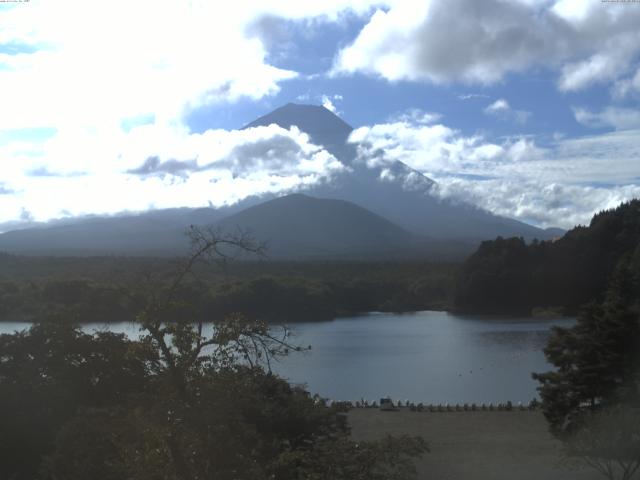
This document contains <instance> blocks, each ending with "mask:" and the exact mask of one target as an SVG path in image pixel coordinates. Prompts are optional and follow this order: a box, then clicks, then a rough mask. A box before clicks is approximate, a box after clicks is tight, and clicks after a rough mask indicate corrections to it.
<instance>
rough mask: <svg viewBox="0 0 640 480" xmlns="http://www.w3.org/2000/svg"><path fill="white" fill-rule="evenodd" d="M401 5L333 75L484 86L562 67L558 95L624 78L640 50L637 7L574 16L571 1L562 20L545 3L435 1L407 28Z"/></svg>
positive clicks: (368, 30) (379, 16) (375, 24)
mask: <svg viewBox="0 0 640 480" xmlns="http://www.w3.org/2000/svg"><path fill="white" fill-rule="evenodd" d="M565 3H566V2H565ZM402 6H403V4H402V3H400V4H398V5H397V6H393V7H392V8H391V10H390V11H388V12H382V11H378V12H377V13H376V14H375V15H374V16H373V17H372V19H371V21H370V22H369V24H368V25H367V26H366V27H365V28H364V29H363V31H362V32H361V33H360V35H359V37H358V38H357V39H356V40H355V42H354V43H353V44H352V45H351V46H349V47H347V48H346V49H345V50H343V51H342V52H341V53H340V54H339V55H338V57H337V59H338V60H337V64H336V71H343V72H352V73H353V72H356V71H364V72H368V73H374V74H377V75H381V76H383V77H385V78H387V79H389V80H399V79H409V80H425V79H426V80H432V81H460V80H463V81H473V82H480V83H487V82H495V81H499V80H500V79H502V78H503V76H504V75H505V74H507V73H509V72H521V71H525V70H526V69H529V68H531V67H536V66H540V65H543V66H548V67H552V68H561V69H562V76H561V79H560V88H562V89H564V90H573V89H579V88H582V87H584V86H585V85H587V84H589V83H591V82H593V81H599V80H603V79H612V78H615V77H616V76H619V75H623V74H624V73H625V72H624V67H625V65H626V66H629V62H630V60H631V59H632V58H633V57H634V55H636V54H637V53H638V52H639V51H640V47H639V44H638V41H637V40H638V22H639V21H640V9H639V8H628V9H627V11H626V12H627V13H625V15H616V14H615V12H614V11H613V9H610V8H608V7H609V6H607V5H604V4H600V2H597V5H596V2H593V4H592V5H591V6H590V8H588V9H587V10H586V11H585V12H580V11H579V10H580V2H576V3H575V5H570V6H569V7H568V8H569V9H570V13H568V14H567V15H566V16H563V15H564V13H563V15H561V14H559V13H558V11H556V10H554V9H553V8H551V7H552V4H551V3H549V2H545V3H541V2H540V3H531V2H523V1H515V0H509V1H506V0H483V1H482V2H479V1H477V0H446V1H434V2H432V3H431V5H430V7H429V8H428V9H427V10H426V12H427V13H426V14H425V15H424V17H423V19H422V21H421V22H419V23H416V25H415V27H413V28H407V26H406V20H407V18H406V17H407V16H409V15H411V14H412V9H411V8H402ZM580 15H583V18H580ZM574 16H576V18H574ZM577 18H579V19H577ZM399 59H400V60H399ZM567 62H574V63H567ZM390 64H391V65H395V64H397V67H395V68H388V67H389V65H390Z"/></svg>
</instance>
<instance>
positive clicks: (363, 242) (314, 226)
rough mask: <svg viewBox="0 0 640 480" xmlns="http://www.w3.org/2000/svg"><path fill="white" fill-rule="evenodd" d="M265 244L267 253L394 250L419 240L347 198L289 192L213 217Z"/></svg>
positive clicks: (304, 254)
mask: <svg viewBox="0 0 640 480" xmlns="http://www.w3.org/2000/svg"><path fill="white" fill-rule="evenodd" d="M217 226H219V227H221V228H222V229H223V230H227V231H229V230H234V229H240V230H243V231H249V232H250V233H251V235H252V236H253V237H254V238H256V239H257V240H260V241H266V242H267V244H268V247H269V248H268V255H269V256H271V257H289V258H293V257H322V256H336V255H346V254H350V255H356V256H362V255H365V254H366V255H368V254H373V253H378V254H386V255H391V254H394V253H395V254H396V256H400V255H399V252H398V250H399V249H402V248H407V247H411V248H414V247H417V245H418V244H419V243H420V241H421V239H420V237H418V236H417V235H414V234H411V233H409V232H407V231H405V230H403V229H402V228H400V227H398V226H397V225H394V224H393V223H391V222H390V221H388V220H386V219H384V218H382V217H380V216H378V215H376V214H374V213H371V212H370V211H368V210H366V209H364V208H362V207H359V206H358V205H355V204H353V203H351V202H346V201H343V200H332V199H318V198H312V197H309V196H306V195H301V194H294V195H287V196H285V197H280V198H276V199H274V200H270V201H267V202H264V203H262V204H260V205H256V206H254V207H250V208H247V209H246V210H243V211H241V212H239V213H237V214H235V215H231V216H230V217H227V218H225V219H223V220H221V221H219V222H217Z"/></svg>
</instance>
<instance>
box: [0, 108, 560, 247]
mask: <svg viewBox="0 0 640 480" xmlns="http://www.w3.org/2000/svg"><path fill="white" fill-rule="evenodd" d="M272 124H275V125H278V126H280V127H282V128H285V129H290V128H291V127H293V126H295V127H297V128H298V129H299V130H300V131H302V132H304V133H306V134H307V135H308V136H309V139H310V142H311V143H313V144H315V145H317V146H319V147H321V148H323V149H324V150H326V151H327V152H328V153H330V154H331V155H332V156H333V157H335V158H336V159H337V160H338V161H339V162H340V163H341V164H342V166H343V167H344V168H342V169H340V171H339V172H338V173H335V174H333V175H332V176H331V178H329V179H327V181H322V182H319V183H316V184H313V185H307V186H304V187H302V188H298V189H294V190H292V191H289V192H287V193H286V194H285V195H283V194H280V195H276V194H268V195H262V196H251V197H248V198H245V199H244V200H242V201H240V202H238V203H236V204H234V205H231V206H227V207H222V208H217V209H216V208H199V209H189V208H175V209H167V210H156V211H149V212H145V213H141V214H139V215H120V216H111V217H99V216H92V217H90V218H86V217H85V218H76V219H66V220H64V221H54V222H49V223H46V224H41V225H37V226H35V227H31V228H24V229H21V230H13V231H9V232H6V233H4V234H2V235H0V251H5V252H9V253H19V254H35V255H103V254H117V255H175V254H180V253H183V252H184V251H185V249H186V247H187V241H186V237H185V236H184V234H183V232H184V230H185V229H186V228H187V227H188V226H189V225H193V224H196V225H198V224H201V225H205V224H206V225H211V224H213V225H218V226H219V227H220V228H226V229H229V228H242V229H244V230H248V231H251V232H253V234H254V236H256V238H257V240H264V241H267V242H268V244H269V245H270V251H271V254H272V257H273V258H297V259H303V258H363V257H366V258H369V257H371V258H380V257H381V256H382V257H385V258H388V257H389V256H393V257H398V256H402V257H406V256H421V257H428V258H434V257H437V258H439V257H442V258H451V257H456V256H457V257H461V256H463V255H466V254H468V253H470V252H471V251H472V250H473V249H474V248H475V247H476V246H477V244H478V243H479V242H480V241H481V240H486V239H493V238H495V237H496V236H503V237H512V236H518V237H524V238H525V239H533V238H538V239H548V238H551V237H552V236H557V234H558V232H557V231H555V230H554V231H550V230H542V229H539V228H536V227H534V226H532V225H528V224H526V223H522V222H519V221H516V220H512V219H509V218H505V217H500V216H496V215H493V214H491V213H490V212H487V211H485V210H482V209H479V208H477V207H475V206H473V205H470V204H464V203H458V202H454V201H451V200H443V199H441V198H438V197H436V196H435V195H434V192H433V189H434V185H435V182H434V181H433V180H432V179H430V178H428V177H426V176H425V175H423V174H422V173H420V172H418V171H416V170H414V169H412V168H410V167H409V166H408V165H406V164H404V163H402V162H400V161H390V162H389V161H387V162H386V163H385V164H384V165H383V166H381V165H377V164H376V162H368V161H367V158H366V157H365V158H363V156H362V152H361V151H360V152H359V150H358V148H357V146H356V145H355V144H353V143H350V142H349V137H350V135H351V132H352V131H353V129H352V127H351V126H349V125H348V124H347V123H345V122H344V121H343V120H342V119H340V118H339V117H338V116H336V115H335V114H333V113H332V112H330V111H329V110H327V109H326V108H324V107H320V106H314V105H297V104H287V105H285V106H283V107H281V108H278V109H277V110H275V111H273V112H271V113H269V114H267V115H265V116H263V117H260V118H258V119H256V120H255V121H253V122H251V123H249V124H248V125H246V126H245V127H244V128H245V129H247V128H254V127H260V126H269V125H272ZM399 252H401V255H399Z"/></svg>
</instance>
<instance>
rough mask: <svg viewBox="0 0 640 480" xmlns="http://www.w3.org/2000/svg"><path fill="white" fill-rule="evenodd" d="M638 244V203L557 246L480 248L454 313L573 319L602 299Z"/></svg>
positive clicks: (491, 244) (502, 243)
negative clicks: (538, 313) (541, 313)
mask: <svg viewBox="0 0 640 480" xmlns="http://www.w3.org/2000/svg"><path fill="white" fill-rule="evenodd" d="M639 244H640V200H633V201H631V202H628V203H624V204H622V205H620V206H619V207H618V208H616V209H613V210H609V211H604V212H600V213H598V214H596V215H595V216H594V217H593V219H592V220H591V223H590V225H589V226H588V227H585V226H579V227H576V228H574V229H573V230H571V231H569V232H567V233H566V234H565V235H564V236H563V237H562V238H560V239H558V240H555V241H545V242H537V241H534V242H532V243H531V244H526V243H525V241H524V240H523V239H521V238H509V239H504V238H501V237H498V238H497V239H496V240H493V241H486V242H483V243H482V244H481V245H480V247H479V248H478V250H477V251H476V252H475V253H474V254H473V255H472V256H471V257H469V259H467V261H466V262H465V263H464V265H463V266H462V268H461V270H460V273H459V276H458V279H457V285H456V292H455V300H454V304H455V308H456V309H457V310H459V311H469V312H484V313H515V312H517V313H530V312H532V311H533V310H534V309H537V308H541V309H548V308H552V309H554V310H555V311H561V312H563V313H569V314H570V313H575V312H576V311H577V310H578V308H579V307H580V306H581V305H583V304H585V303H587V302H589V301H597V302H600V301H602V299H603V296H604V293H605V290H606V285H607V282H608V280H609V278H610V276H611V274H612V272H613V271H614V269H615V268H616V266H617V265H618V264H619V263H620V262H624V261H627V260H625V259H626V258H627V255H632V254H633V253H634V252H635V251H636V250H637V249H638V248H639Z"/></svg>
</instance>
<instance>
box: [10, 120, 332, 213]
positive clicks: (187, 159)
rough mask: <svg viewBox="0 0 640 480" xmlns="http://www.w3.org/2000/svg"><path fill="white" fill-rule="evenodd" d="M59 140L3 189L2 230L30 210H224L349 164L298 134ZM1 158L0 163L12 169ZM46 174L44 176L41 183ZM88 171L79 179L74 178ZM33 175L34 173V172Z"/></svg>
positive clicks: (143, 134)
mask: <svg viewBox="0 0 640 480" xmlns="http://www.w3.org/2000/svg"><path fill="white" fill-rule="evenodd" d="M73 138H74V137H73V136H70V137H66V136H65V135H61V134H58V135H56V136H55V137H54V138H53V139H51V140H49V141H47V142H45V143H44V144H43V151H42V152H41V155H39V156H33V157H29V158H23V159H22V160H23V163H22V164H21V165H20V168H17V167H16V168H15V171H14V172H13V174H12V175H11V177H10V180H8V181H7V182H3V184H2V188H3V191H5V190H6V191H12V192H13V193H12V194H11V195H0V212H1V213H0V223H2V222H6V221H11V220H15V219H17V218H19V216H20V215H21V212H22V211H23V210H24V209H26V210H27V211H29V212H30V213H31V215H32V216H33V218H34V219H35V220H48V219H51V218H57V217H60V216H69V215H71V216H75V215H83V214H89V213H95V214H112V213H117V212H120V211H125V210H126V211H144V210H147V209H149V208H169V207H180V206H186V207H201V206H206V205H208V204H212V205H214V206H220V205H225V204H231V203H235V202H236V201H238V200H241V199H243V198H245V197H247V196H249V195H254V194H262V193H268V192H282V191H288V190H291V189H304V188H305V187H306V186H309V185H313V184H317V183H319V182H323V181H328V180H330V179H331V177H332V175H334V174H335V173H336V172H338V171H341V170H342V169H344V166H343V165H342V164H341V163H340V162H339V161H338V160H336V159H335V158H334V157H333V156H332V155H330V154H329V153H328V152H327V151H325V150H323V149H322V148H320V147H317V146H315V145H313V144H311V143H310V142H309V137H308V136H307V135H306V134H304V133H301V132H300V131H299V130H298V129H296V128H295V127H293V128H292V129H290V130H285V129H282V128H280V127H277V126H276V125H271V126H268V127H257V128H252V129H247V130H237V131H227V130H208V131H206V132H204V133H202V134H192V133H189V132H188V131H187V130H186V129H184V128H170V127H158V126H153V125H145V126H141V127H137V128H134V129H132V130H131V131H130V132H129V133H127V134H122V133H119V134H118V136H117V138H114V142H113V144H112V145H113V146H112V148H110V149H108V150H106V151H104V152H97V153H96V152H95V151H94V148H93V146H94V145H107V144H109V141H107V140H106V139H104V138H100V137H99V136H97V135H95V134H94V136H93V137H92V136H91V135H89V134H88V135H87V136H86V137H85V138H83V139H81V141H80V142H79V143H74V142H73V141H72V139H73ZM9 160H10V159H8V158H6V157H3V156H2V150H0V164H9V163H10V162H9ZM38 168H40V169H46V172H47V174H46V175H44V174H42V173H44V171H43V170H41V172H40V173H41V174H39V175H34V174H33V172H34V170H36V171H37V169H38ZM77 171H81V172H83V173H84V174H83V175H81V176H77V175H72V174H73V173H74V172H77ZM30 172H31V173H30Z"/></svg>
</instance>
